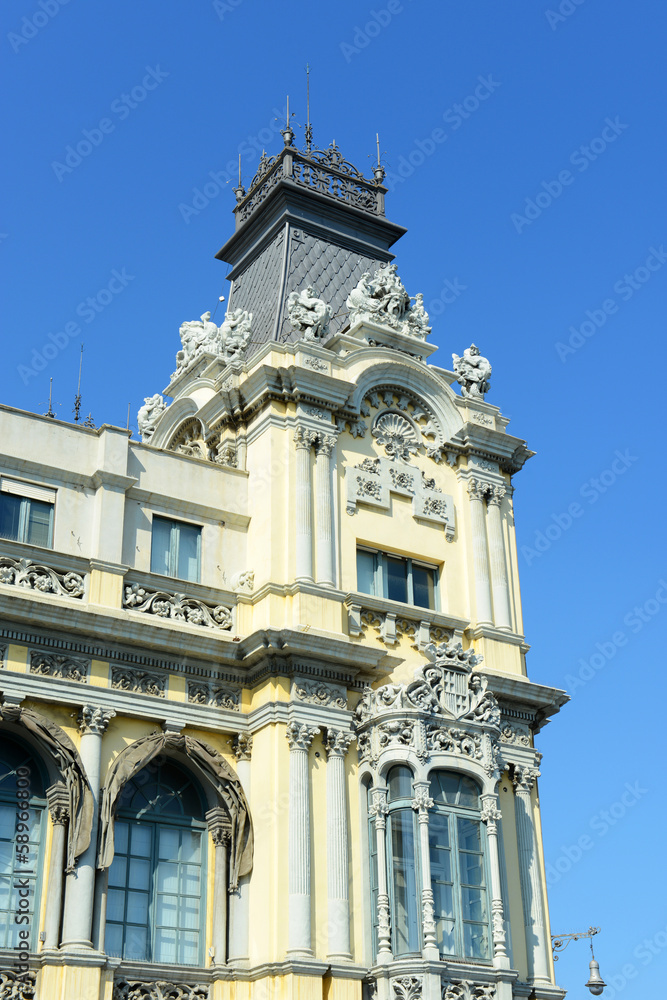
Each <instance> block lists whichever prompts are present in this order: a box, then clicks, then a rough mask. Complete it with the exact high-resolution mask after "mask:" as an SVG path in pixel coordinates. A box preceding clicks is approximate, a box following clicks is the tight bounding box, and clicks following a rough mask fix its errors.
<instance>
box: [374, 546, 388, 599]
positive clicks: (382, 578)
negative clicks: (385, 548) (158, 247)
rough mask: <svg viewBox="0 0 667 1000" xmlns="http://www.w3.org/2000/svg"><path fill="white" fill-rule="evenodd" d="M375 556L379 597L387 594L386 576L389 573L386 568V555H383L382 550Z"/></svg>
mask: <svg viewBox="0 0 667 1000" xmlns="http://www.w3.org/2000/svg"><path fill="white" fill-rule="evenodd" d="M375 558H376V565H375V578H376V585H375V594H376V596H377V597H386V596H387V582H386V576H387V574H386V570H385V563H384V556H383V555H382V553H381V552H378V554H377V556H376V557H375Z"/></svg>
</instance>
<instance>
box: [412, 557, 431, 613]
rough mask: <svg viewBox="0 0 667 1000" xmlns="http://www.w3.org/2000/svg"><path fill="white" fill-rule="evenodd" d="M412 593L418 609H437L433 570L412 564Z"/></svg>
mask: <svg viewBox="0 0 667 1000" xmlns="http://www.w3.org/2000/svg"><path fill="white" fill-rule="evenodd" d="M412 592H413V600H414V603H415V604H416V605H417V607H418V608H431V609H433V608H435V574H434V572H433V570H432V569H427V567H426V566H416V565H415V564H414V563H413V564H412Z"/></svg>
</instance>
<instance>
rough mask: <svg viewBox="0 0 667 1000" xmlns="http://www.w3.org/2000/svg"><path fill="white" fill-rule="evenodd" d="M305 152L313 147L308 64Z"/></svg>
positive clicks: (308, 65)
mask: <svg viewBox="0 0 667 1000" xmlns="http://www.w3.org/2000/svg"><path fill="white" fill-rule="evenodd" d="M305 136H306V152H307V153H310V151H311V149H312V146H313V126H312V125H311V124H310V63H306V129H305Z"/></svg>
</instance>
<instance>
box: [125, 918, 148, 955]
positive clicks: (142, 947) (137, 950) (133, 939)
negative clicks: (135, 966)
mask: <svg viewBox="0 0 667 1000" xmlns="http://www.w3.org/2000/svg"><path fill="white" fill-rule="evenodd" d="M123 951H124V954H123V958H129V959H133V960H134V961H135V962H146V961H148V957H149V956H148V931H147V929H146V928H145V927H132V926H126V928H125V948H124V949H123Z"/></svg>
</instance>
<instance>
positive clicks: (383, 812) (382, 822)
mask: <svg viewBox="0 0 667 1000" xmlns="http://www.w3.org/2000/svg"><path fill="white" fill-rule="evenodd" d="M388 812H389V803H388V802H387V789H386V788H372V789H371V804H370V806H369V807H368V815H369V816H370V817H371V818H372V819H373V820H374V821H375V829H376V830H384V828H385V826H386V825H387V813H388Z"/></svg>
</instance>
